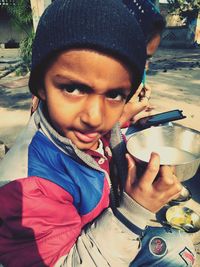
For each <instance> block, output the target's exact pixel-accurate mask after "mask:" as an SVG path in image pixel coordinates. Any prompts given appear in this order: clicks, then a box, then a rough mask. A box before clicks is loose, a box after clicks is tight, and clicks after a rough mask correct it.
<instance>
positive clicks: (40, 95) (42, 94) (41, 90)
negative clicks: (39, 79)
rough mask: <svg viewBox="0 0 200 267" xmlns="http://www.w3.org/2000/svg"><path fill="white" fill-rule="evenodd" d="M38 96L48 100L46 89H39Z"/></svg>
mask: <svg viewBox="0 0 200 267" xmlns="http://www.w3.org/2000/svg"><path fill="white" fill-rule="evenodd" d="M38 96H39V97H40V99H41V100H43V101H45V100H46V91H45V89H44V88H42V87H41V88H39V89H38Z"/></svg>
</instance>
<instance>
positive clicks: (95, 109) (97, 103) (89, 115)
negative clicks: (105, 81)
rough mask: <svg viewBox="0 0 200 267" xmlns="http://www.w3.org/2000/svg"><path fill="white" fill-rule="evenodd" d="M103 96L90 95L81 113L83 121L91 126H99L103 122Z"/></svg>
mask: <svg viewBox="0 0 200 267" xmlns="http://www.w3.org/2000/svg"><path fill="white" fill-rule="evenodd" d="M103 117H104V101H103V96H92V95H90V96H88V99H87V101H86V103H85V106H84V108H83V112H82V114H81V121H82V122H83V123H84V124H87V126H89V127H91V128H97V127H99V126H100V125H101V124H102V123H103Z"/></svg>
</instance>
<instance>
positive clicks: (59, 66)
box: [49, 49, 132, 89]
mask: <svg viewBox="0 0 200 267" xmlns="http://www.w3.org/2000/svg"><path fill="white" fill-rule="evenodd" d="M49 71H50V73H51V74H52V75H53V76H54V77H55V78H56V80H57V81H59V82H78V83H82V84H85V85H88V86H89V87H93V88H95V87H101V86H102V87H105V88H106V87H109V88H117V87H121V88H122V89H123V88H125V89H127V88H130V86H131V80H132V78H131V71H130V70H129V69H128V68H127V67H126V65H124V64H123V63H122V62H121V61H120V60H118V59H116V58H114V57H112V56H110V55H107V54H105V53H101V52H99V51H96V50H91V49H70V50H65V51H62V52H60V54H58V55H57V58H56V59H55V61H54V62H52V65H51V66H50V68H49Z"/></svg>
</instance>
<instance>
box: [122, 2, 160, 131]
mask: <svg viewBox="0 0 200 267" xmlns="http://www.w3.org/2000/svg"><path fill="white" fill-rule="evenodd" d="M123 3H124V4H125V5H126V6H127V8H128V9H129V11H130V12H131V13H132V14H134V16H135V17H136V19H137V21H138V23H139V24H140V27H141V29H142V32H143V33H144V36H145V42H146V52H147V60H146V64H145V70H144V76H143V81H142V84H141V85H140V86H139V88H138V89H137V91H136V93H135V94H134V95H133V97H132V98H131V99H130V101H129V102H128V103H127V104H126V106H125V108H124V112H123V114H122V116H121V118H120V124H121V125H122V126H126V127H127V126H128V125H129V124H130V122H132V123H135V122H136V121H137V120H139V119H140V118H142V117H145V116H148V115H150V114H149V113H150V112H151V110H152V107H150V105H149V99H150V95H151V88H150V87H149V85H147V84H146V71H148V67H149V60H150V59H151V58H152V56H153V55H154V54H155V52H156V50H157V49H158V46H159V44H160V41H161V35H162V32H163V30H164V28H165V19H164V18H163V16H162V15H161V14H160V12H159V11H158V9H157V7H156V6H155V5H154V4H153V3H152V2H151V1H150V0H145V1H144V0H123ZM133 127H134V126H133Z"/></svg>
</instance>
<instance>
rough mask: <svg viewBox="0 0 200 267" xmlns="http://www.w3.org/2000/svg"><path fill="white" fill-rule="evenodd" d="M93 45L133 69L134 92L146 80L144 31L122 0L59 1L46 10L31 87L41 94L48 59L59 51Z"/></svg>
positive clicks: (39, 30)
mask: <svg viewBox="0 0 200 267" xmlns="http://www.w3.org/2000/svg"><path fill="white" fill-rule="evenodd" d="M70 48H90V49H94V50H97V51H100V52H102V53H106V54H109V55H111V56H113V57H116V58H117V59H119V60H121V61H122V62H123V63H125V64H127V66H128V67H130V68H131V70H132V73H133V92H132V93H134V89H136V88H137V87H138V86H139V84H140V82H141V79H142V74H143V70H144V66H145V59H146V49H145V41H144V36H143V33H142V31H141V29H140V27H139V25H138V23H137V21H136V20H135V18H134V16H133V15H132V14H131V13H130V12H129V11H128V9H127V8H126V7H125V6H124V4H123V3H122V1H121V0H55V1H54V2H53V3H52V4H51V5H49V6H48V7H47V9H46V10H45V11H44V13H43V15H42V17H41V19H40V21H39V24H38V27H37V31H36V36H35V40H34V42H33V49H32V66H31V73H30V79H29V87H30V90H31V92H32V93H33V94H34V95H37V90H38V84H39V83H41V82H42V81H41V80H42V79H43V77H42V76H41V72H42V69H44V66H45V62H47V61H48V59H49V58H50V57H51V55H53V54H54V53H55V52H57V51H61V50H66V49H70Z"/></svg>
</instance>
